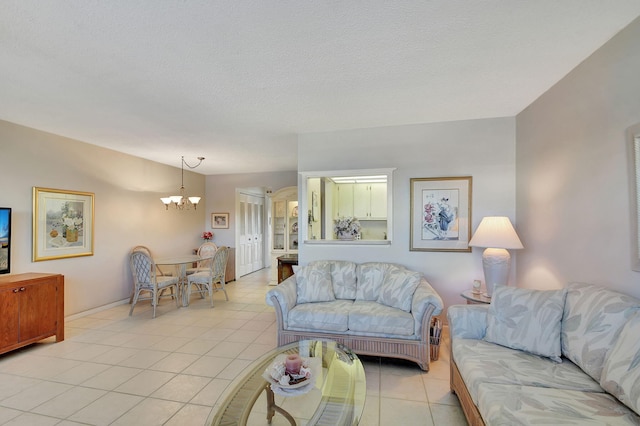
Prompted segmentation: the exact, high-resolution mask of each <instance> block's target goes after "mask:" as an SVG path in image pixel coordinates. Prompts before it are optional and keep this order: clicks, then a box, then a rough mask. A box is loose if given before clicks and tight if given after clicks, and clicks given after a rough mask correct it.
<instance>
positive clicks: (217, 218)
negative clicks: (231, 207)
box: [211, 213, 229, 229]
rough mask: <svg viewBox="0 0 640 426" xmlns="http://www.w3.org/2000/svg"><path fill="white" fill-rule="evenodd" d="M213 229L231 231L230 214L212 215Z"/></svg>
mask: <svg viewBox="0 0 640 426" xmlns="http://www.w3.org/2000/svg"><path fill="white" fill-rule="evenodd" d="M211 227H212V228H213V229H229V213H211Z"/></svg>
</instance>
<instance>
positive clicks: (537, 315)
mask: <svg viewBox="0 0 640 426" xmlns="http://www.w3.org/2000/svg"><path fill="white" fill-rule="evenodd" d="M566 292H567V291H566V289H562V290H530V289H525V288H515V287H506V286H499V287H497V288H496V289H495V291H494V293H493V297H492V299H491V305H490V306H489V313H488V314H487V332H486V334H485V336H484V339H485V340H486V341H488V342H492V343H497V344H499V345H502V346H506V347H508V348H512V349H520V350H523V351H526V352H530V353H532V354H535V355H541V356H546V357H549V358H551V359H552V360H554V361H556V362H561V361H562V360H561V359H560V356H561V355H562V352H561V346H560V326H561V320H562V312H563V311H564V299H565V296H566Z"/></svg>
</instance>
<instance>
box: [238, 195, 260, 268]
mask: <svg viewBox="0 0 640 426" xmlns="http://www.w3.org/2000/svg"><path fill="white" fill-rule="evenodd" d="M263 221H264V197H260V196H257V195H252V194H245V193H239V194H238V231H239V232H238V253H237V272H238V276H243V275H246V274H250V273H251V272H254V271H257V270H259V269H262V268H264V236H263V235H262V233H263V230H264V226H263V225H264V224H263Z"/></svg>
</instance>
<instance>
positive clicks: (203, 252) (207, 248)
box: [187, 241, 218, 275]
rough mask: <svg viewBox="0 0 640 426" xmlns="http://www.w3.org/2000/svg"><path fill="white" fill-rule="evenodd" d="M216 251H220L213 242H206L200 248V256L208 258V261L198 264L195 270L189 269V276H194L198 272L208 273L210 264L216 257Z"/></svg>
mask: <svg viewBox="0 0 640 426" xmlns="http://www.w3.org/2000/svg"><path fill="white" fill-rule="evenodd" d="M216 251H218V246H217V245H216V244H215V243H212V242H211V241H205V242H204V243H202V244H201V245H200V247H198V252H197V254H198V256H200V257H206V258H208V259H204V260H201V261H199V262H197V264H196V266H195V267H194V268H187V275H191V274H194V273H196V272H201V271H206V270H207V269H209V264H210V263H211V262H212V258H213V256H214V255H215V253H216Z"/></svg>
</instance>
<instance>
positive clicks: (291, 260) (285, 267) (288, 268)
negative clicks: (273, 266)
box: [278, 253, 298, 284]
mask: <svg viewBox="0 0 640 426" xmlns="http://www.w3.org/2000/svg"><path fill="white" fill-rule="evenodd" d="M297 264H298V254H297V253H296V254H285V255H284V256H280V257H279V258H278V284H280V283H281V282H282V281H284V280H286V279H287V278H289V277H290V276H291V275H293V267H294V266H295V265H297Z"/></svg>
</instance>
